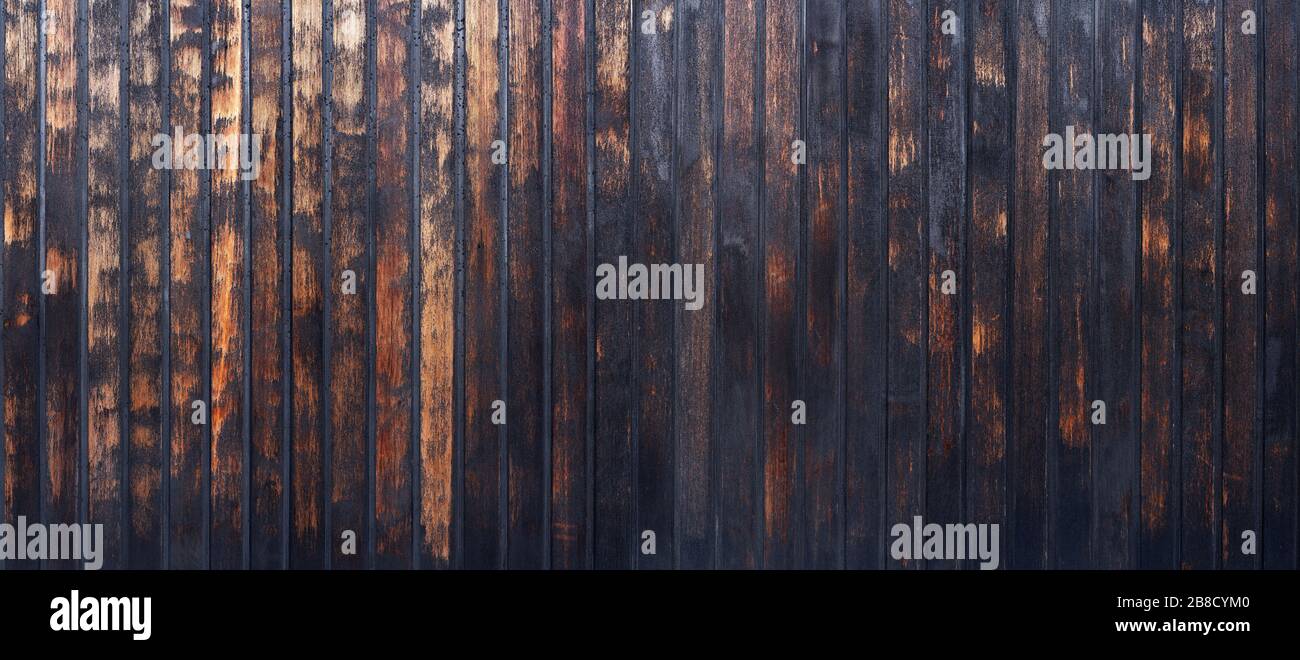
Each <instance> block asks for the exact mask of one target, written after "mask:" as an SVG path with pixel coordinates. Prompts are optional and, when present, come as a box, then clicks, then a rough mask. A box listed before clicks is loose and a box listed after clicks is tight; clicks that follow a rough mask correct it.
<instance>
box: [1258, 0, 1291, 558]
mask: <svg viewBox="0 0 1300 660" xmlns="http://www.w3.org/2000/svg"><path fill="white" fill-rule="evenodd" d="M1263 18H1264V31H1263V35H1264V40H1265V42H1266V43H1268V44H1269V51H1270V53H1272V51H1273V50H1275V49H1276V50H1277V54H1276V55H1273V56H1271V57H1266V58H1265V64H1264V71H1263V75H1264V112H1265V116H1266V117H1268V125H1267V126H1266V127H1264V153H1263V158H1264V194H1265V197H1264V223H1265V224H1264V263H1265V272H1264V276H1263V277H1264V296H1265V297H1264V300H1263V301H1262V302H1263V304H1264V305H1265V310H1264V391H1263V393H1262V399H1263V405H1264V430H1263V432H1264V438H1263V470H1264V474H1263V479H1262V481H1261V484H1262V485H1263V489H1264V491H1263V497H1264V502H1263V525H1262V527H1263V532H1262V533H1261V534H1260V537H1259V541H1260V545H1259V551H1260V557H1261V559H1262V560H1263V566H1264V568H1294V567H1295V566H1296V558H1297V549H1296V531H1297V524H1296V509H1297V506H1300V503H1297V499H1298V498H1300V496H1297V491H1296V431H1297V405H1296V404H1295V401H1296V396H1297V389H1296V385H1297V384H1296V376H1297V366H1296V357H1297V353H1296V304H1297V303H1296V287H1295V286H1294V284H1293V283H1294V282H1296V278H1297V277H1300V272H1297V270H1296V249H1297V245H1296V240H1297V236H1296V221H1295V218H1296V213H1297V205H1298V204H1300V200H1298V199H1297V197H1296V195H1297V191H1296V177H1295V175H1294V174H1293V173H1294V172H1295V171H1296V167H1297V163H1296V143H1297V141H1296V133H1295V132H1296V105H1297V103H1300V90H1297V88H1296V85H1297V81H1296V71H1297V68H1296V58H1295V53H1296V48H1297V47H1300V44H1298V43H1297V37H1296V29H1295V27H1296V21H1297V16H1296V6H1295V5H1294V4H1292V3H1286V2H1276V1H1270V2H1265V3H1264V12H1263Z"/></svg>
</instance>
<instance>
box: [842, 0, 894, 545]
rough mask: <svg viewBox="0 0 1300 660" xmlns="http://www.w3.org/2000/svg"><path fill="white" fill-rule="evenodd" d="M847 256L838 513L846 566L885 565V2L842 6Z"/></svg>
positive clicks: (886, 92) (886, 261)
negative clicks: (842, 449)
mask: <svg viewBox="0 0 1300 660" xmlns="http://www.w3.org/2000/svg"><path fill="white" fill-rule="evenodd" d="M847 12H848V14H847V16H846V17H845V22H846V26H847V28H848V30H847V35H846V36H847V41H846V43H845V48H846V49H847V51H848V52H847V58H848V60H847V69H846V70H845V75H846V76H847V77H848V80H847V85H848V97H847V98H846V99H845V103H846V104H847V105H846V108H845V113H846V116H845V118H846V123H845V127H844V130H845V138H844V139H845V140H846V142H847V143H848V144H847V151H846V158H847V160H846V161H845V163H844V168H845V170H846V177H847V190H846V196H847V202H846V204H847V206H846V210H847V213H848V226H847V228H846V231H847V233H848V238H847V243H848V246H847V250H848V255H847V257H846V259H847V261H846V264H845V268H846V269H847V273H846V277H847V286H848V288H847V290H846V292H845V295H846V299H845V307H846V309H847V310H848V313H847V318H846V319H845V324H846V325H845V333H846V334H845V347H844V351H845V352H844V361H845V372H846V376H845V392H844V396H845V417H844V425H845V436H846V444H845V453H844V474H845V481H844V506H845V510H844V518H845V539H844V543H845V553H844V555H845V556H844V561H845V567H846V568H852V569H869V568H883V567H884V563H883V558H884V557H885V553H886V552H887V548H886V546H887V543H886V540H887V538H888V537H887V536H886V525H885V517H884V512H885V488H886V486H885V419H886V415H885V400H886V399H885V370H884V368H883V367H884V365H885V361H886V355H885V330H886V328H885V295H886V294H885V277H886V269H887V268H888V266H889V256H888V253H887V251H886V249H887V246H888V243H887V241H886V214H885V186H884V185H883V182H884V181H885V162H886V161H885V149H886V144H887V143H886V138H887V135H886V134H885V130H886V129H885V124H884V122H885V116H886V113H887V111H888V87H887V85H888V81H887V79H886V70H885V57H886V50H885V48H886V35H885V23H884V20H885V12H886V7H885V3H884V2H880V1H879V0H873V1H872V2H851V3H848V8H847Z"/></svg>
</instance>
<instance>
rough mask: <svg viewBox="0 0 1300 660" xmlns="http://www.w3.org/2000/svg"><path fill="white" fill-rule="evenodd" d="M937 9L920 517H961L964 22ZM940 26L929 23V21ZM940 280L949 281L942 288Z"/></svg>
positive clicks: (930, 103)
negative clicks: (948, 30)
mask: <svg viewBox="0 0 1300 660" xmlns="http://www.w3.org/2000/svg"><path fill="white" fill-rule="evenodd" d="M943 11H944V10H943V9H942V7H940V6H939V5H937V4H932V5H931V6H930V7H929V9H928V13H927V17H926V19H925V24H926V26H927V28H928V29H927V30H926V36H927V39H928V44H927V46H926V64H925V66H926V69H925V74H924V75H925V81H926V85H925V107H926V117H925V122H926V131H927V133H926V135H927V138H926V142H925V145H926V146H925V163H926V166H925V167H926V169H925V176H926V182H927V183H926V197H925V200H926V202H925V209H926V217H925V227H926V229H925V236H926V245H927V247H926V253H925V257H924V258H925V260H926V261H925V264H926V265H925V272H926V279H927V281H928V284H927V293H926V311H925V318H926V319H927V320H926V326H925V327H926V332H927V333H928V337H927V339H926V344H925V345H926V356H925V364H926V383H925V392H926V403H925V406H926V407H925V410H926V420H927V421H926V442H925V483H926V489H925V516H926V518H927V519H928V520H933V521H936V522H937V521H948V520H959V519H964V515H963V513H964V512H963V501H962V497H963V494H964V493H963V492H962V489H960V488H952V487H951V485H950V484H954V483H960V482H961V480H962V474H963V472H964V469H965V447H964V437H965V436H964V427H965V424H966V397H965V394H964V392H965V387H966V383H965V364H964V362H965V354H966V340H965V339H964V337H963V335H964V334H965V333H964V327H965V325H964V323H963V322H962V320H961V316H962V314H963V313H964V311H965V309H967V305H968V304H969V303H968V296H967V294H966V293H965V292H967V291H969V290H970V285H969V282H967V279H968V277H969V275H968V274H967V272H966V268H965V263H966V254H965V245H966V238H965V229H966V227H965V220H966V216H965V208H964V207H965V203H966V192H967V191H966V177H965V176H964V173H965V171H966V162H965V154H966V151H967V148H966V141H967V139H968V138H967V134H966V131H967V127H966V116H967V113H966V95H965V90H966V86H967V77H968V72H967V69H968V65H967V62H966V57H965V52H966V41H967V39H966V37H965V34H966V33H967V32H968V31H969V30H970V27H969V23H967V25H966V27H965V28H964V29H961V30H958V31H957V34H953V35H949V34H944V32H943V29H942V25H943V23H944V16H943ZM935 25H938V26H940V29H939V30H935V29H934V26H935ZM945 280H947V281H948V282H949V283H950V284H949V285H947V286H948V287H949V288H948V290H947V291H945V286H946V285H945V283H944V281H945ZM926 566H927V568H943V567H948V568H956V567H958V566H959V564H958V563H957V562H954V561H936V560H932V561H928V562H927V563H926Z"/></svg>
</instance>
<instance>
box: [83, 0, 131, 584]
mask: <svg viewBox="0 0 1300 660" xmlns="http://www.w3.org/2000/svg"><path fill="white" fill-rule="evenodd" d="M122 7H123V4H122V3H121V2H118V1H117V0H93V1H92V2H90V3H89V5H88V10H89V12H90V13H89V15H88V17H87V19H88V20H87V23H88V26H87V39H88V42H87V48H88V55H87V60H88V62H87V71H88V73H87V85H88V88H87V89H88V94H87V96H88V100H87V113H88V114H87V117H86V123H87V132H86V134H87V136H88V146H87V150H88V152H87V164H88V165H87V169H86V171H87V182H86V205H87V208H86V306H87V307H86V323H87V328H86V337H87V347H86V354H87V356H88V360H89V364H87V367H86V369H87V371H86V373H87V378H88V379H89V381H88V382H87V385H86V387H87V392H88V400H87V409H86V410H87V413H86V415H87V418H86V429H87V430H86V449H87V452H88V457H87V471H86V478H87V482H88V484H87V487H88V490H87V493H88V495H89V501H88V502H87V503H86V510H87V513H88V519H89V520H88V521H89V522H90V523H91V524H100V525H103V526H104V527H103V529H104V549H103V551H104V555H105V556H104V564H103V567H104V568H121V567H122V566H123V565H124V563H125V561H124V560H125V558H126V527H125V525H124V524H123V522H124V521H125V518H124V516H125V512H126V510H127V508H126V505H125V502H124V501H123V490H122V477H123V475H124V474H125V472H124V470H125V466H126V461H125V458H126V453H125V447H126V443H125V441H124V439H123V437H122V431H123V428H124V427H123V421H124V420H125V417H124V415H123V413H124V411H125V409H126V406H125V403H126V402H125V400H124V399H123V394H124V390H123V383H122V374H123V365H124V362H123V358H124V355H125V354H124V351H123V350H122V349H123V347H124V345H125V344H124V342H123V337H122V333H121V331H120V329H121V328H122V320H123V319H124V318H125V317H124V316H123V311H122V301H123V299H122V285H123V284H124V281H123V274H124V273H125V272H126V269H125V268H123V262H122V228H123V217H122V209H123V206H122V201H123V191H124V190H125V189H126V187H125V181H123V180H122V173H123V172H122V168H123V162H122V159H121V158H120V155H121V153H122V152H121V150H120V146H119V145H120V144H121V141H122V139H123V138H124V135H123V129H124V126H123V119H124V118H123V115H122V80H123V78H122V76H123V75H124V72H123V71H122V46H121V45H122V34H123V32H122V30H123V25H124V23H123V21H122Z"/></svg>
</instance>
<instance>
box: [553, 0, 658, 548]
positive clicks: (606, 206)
mask: <svg viewBox="0 0 1300 660" xmlns="http://www.w3.org/2000/svg"><path fill="white" fill-rule="evenodd" d="M594 7H595V10H596V15H595V17H594V20H595V38H596V43H595V44H594V45H593V48H594V51H595V52H594V57H595V62H594V63H595V67H596V71H595V89H594V90H593V91H594V100H593V103H594V106H595V107H594V112H595V117H594V121H595V126H594V128H593V130H594V131H595V153H594V154H593V157H594V158H595V162H594V164H593V168H594V170H595V200H594V201H595V205H596V207H595V210H594V212H595V238H594V240H595V246H594V255H595V263H594V264H591V266H592V268H593V269H595V268H598V267H599V265H600V264H613V265H615V266H617V264H618V258H619V257H620V256H623V255H627V256H629V259H628V260H629V261H632V260H633V259H631V258H630V257H631V255H632V254H633V253H632V250H633V246H634V242H633V238H632V234H631V225H632V222H630V221H629V219H628V218H629V216H630V215H631V213H632V208H633V207H632V206H631V201H630V199H631V198H630V195H629V188H628V186H629V172H630V168H631V161H630V153H631V149H630V143H629V141H628V140H629V135H628V133H629V123H628V121H629V101H630V96H629V92H630V90H629V86H628V80H629V79H630V77H631V70H630V68H629V67H630V66H631V64H630V59H629V51H628V48H629V41H628V40H629V39H630V38H637V37H634V36H633V30H636V31H637V32H636V34H639V30H640V27H639V26H640V21H639V20H634V18H639V15H638V16H636V17H633V16H632V15H631V13H630V12H631V3H628V2H621V1H619V0H595V5H594ZM557 29H558V28H557ZM554 107H560V106H559V100H557V101H556V102H555V104H554ZM557 141H558V140H557ZM555 160H556V162H561V159H560V158H559V154H558V152H557V155H556V158H555ZM557 216H558V212H557ZM559 267H560V264H558V263H557V264H556V268H559ZM586 286H592V285H586ZM636 304H637V303H634V302H631V301H626V300H596V301H595V309H594V316H595V376H594V383H593V387H594V388H595V390H594V392H593V396H594V399H595V409H594V410H593V411H592V415H593V417H594V425H595V426H594V428H595V431H594V442H595V447H594V450H593V453H594V457H595V465H594V467H593V470H594V474H593V479H594V483H593V484H592V498H593V500H594V501H593V507H594V518H593V520H592V524H593V527H594V529H593V534H594V538H593V539H592V543H593V548H594V551H593V555H594V557H593V561H594V565H595V568H605V569H617V568H631V567H632V566H633V562H634V561H635V560H634V559H633V554H632V553H633V552H634V551H635V549H636V548H637V547H638V546H639V545H640V531H641V530H639V529H636V528H635V527H636V520H635V518H634V514H635V508H634V507H635V505H634V504H633V496H634V495H633V491H632V488H633V484H634V483H635V481H634V480H633V476H632V474H633V472H632V470H633V466H634V465H635V462H634V459H633V454H632V452H633V445H632V414H631V409H632V406H633V405H634V401H633V399H632V384H633V383H634V382H635V380H634V371H633V368H634V367H633V365H632V344H633V332H634V330H633V327H632V322H633V321H632V319H633V313H634V309H635V307H634V305H636ZM555 387H556V390H555V391H556V392H557V393H562V392H564V390H562V389H559V382H556V383H555Z"/></svg>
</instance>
